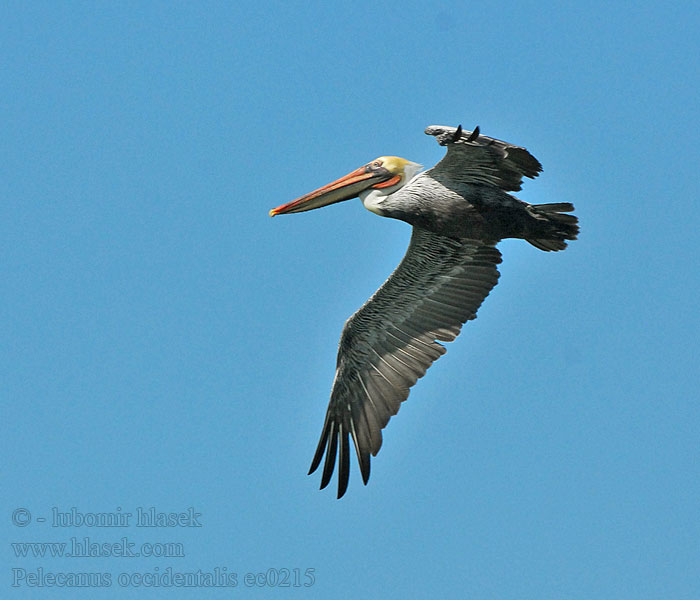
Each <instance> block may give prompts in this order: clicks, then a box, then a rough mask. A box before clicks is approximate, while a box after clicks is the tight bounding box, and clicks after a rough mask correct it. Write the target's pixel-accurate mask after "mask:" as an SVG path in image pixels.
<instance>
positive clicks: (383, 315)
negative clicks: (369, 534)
mask: <svg viewBox="0 0 700 600" xmlns="http://www.w3.org/2000/svg"><path fill="white" fill-rule="evenodd" d="M500 262H501V253H500V252H499V251H498V250H497V249H496V248H495V242H484V241H479V240H469V239H463V240H456V239H453V238H447V237H444V236H441V235H438V234H435V233H431V232H429V231H426V230H424V229H419V228H415V227H414V229H413V235H412V237H411V243H410V245H409V247H408V251H407V252H406V256H404V258H403V260H402V261H401V264H400V265H399V266H398V267H397V269H396V270H395V271H394V272H393V273H392V275H391V276H390V277H389V279H387V281H386V282H385V283H384V284H383V285H382V286H381V287H380V288H379V289H378V290H377V291H376V292H375V294H374V295H373V296H372V297H371V298H370V299H369V300H368V301H367V302H366V303H365V305H364V306H363V307H362V308H361V309H360V310H358V311H357V312H356V313H355V314H354V315H353V316H352V317H350V318H349V319H348V321H347V322H346V323H345V327H344V329H343V333H342V335H341V337H340V345H339V349H338V362H337V367H336V373H335V380H334V382H333V389H332V391H331V400H330V404H329V405H328V412H327V413H326V421H325V424H324V425H323V432H322V434H321V440H320V442H319V444H318V448H317V449H316V454H315V456H314V459H313V462H312V463H311V469H310V470H309V474H311V473H313V472H314V471H315V470H316V469H317V468H318V466H319V464H320V463H321V459H322V458H323V455H324V453H325V455H326V460H325V463H324V466H323V475H322V478H321V489H323V488H324V487H326V486H327V485H328V483H329V481H330V479H331V476H332V475H333V470H334V467H335V459H336V453H337V452H338V451H339V472H338V498H340V497H341V496H342V495H343V494H344V493H345V490H346V489H347V486H348V477H349V474H350V442H349V437H350V436H352V440H353V443H354V445H355V451H356V453H357V459H358V463H359V465H360V471H361V472H362V479H363V480H364V483H365V484H366V483H367V481H368V480H369V472H370V458H369V455H370V453H371V454H372V455H373V456H376V455H377V452H378V451H379V448H380V447H381V445H382V431H381V430H382V429H383V428H384V427H385V426H386V424H387V423H388V422H389V419H390V418H391V417H392V415H395V414H396V413H397V412H398V410H399V406H400V405H401V402H403V401H404V400H406V398H407V397H408V393H409V388H410V387H411V386H412V385H413V384H414V383H416V380H417V379H418V378H419V377H422V376H423V375H424V374H425V371H426V369H427V368H428V367H429V366H430V365H431V364H432V363H433V361H435V360H436V359H437V358H439V357H440V356H441V355H442V354H444V353H445V351H446V350H445V348H444V346H442V345H441V344H439V343H438V342H437V341H436V340H440V341H444V342H450V341H452V340H454V339H455V338H456V337H457V335H458V334H459V331H460V329H461V327H462V325H463V324H464V323H465V322H466V321H467V320H469V319H474V318H475V317H476V311H477V309H478V308H479V306H481V303H482V302H483V300H484V298H486V296H487V295H488V294H489V292H490V291H491V289H492V288H493V287H494V286H495V285H496V283H497V282H498V269H497V268H496V265H497V264H499V263H500Z"/></svg>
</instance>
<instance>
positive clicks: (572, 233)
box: [525, 202, 578, 252]
mask: <svg viewBox="0 0 700 600" xmlns="http://www.w3.org/2000/svg"><path fill="white" fill-rule="evenodd" d="M530 210H531V211H532V213H533V216H534V217H535V219H536V221H537V225H536V226H535V234H534V236H536V237H534V236H533V237H527V238H525V239H526V240H527V241H528V242H530V243H531V244H532V245H533V246H534V247H535V248H539V249H540V250H545V251H546V252H549V251H551V250H554V251H557V250H563V249H564V248H566V241H565V240H575V239H576V237H577V236H578V219H577V218H576V217H575V216H574V215H567V214H565V213H569V212H571V211H573V210H574V205H573V204H570V203H568V202H558V203H556V204H532V205H530Z"/></svg>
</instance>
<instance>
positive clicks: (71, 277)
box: [0, 2, 700, 600]
mask: <svg viewBox="0 0 700 600" xmlns="http://www.w3.org/2000/svg"><path fill="white" fill-rule="evenodd" d="M457 5H459V6H457ZM698 31H700V13H699V12H698V10H697V6H696V4H695V3H692V2H675V3H671V4H669V3H667V2H637V3H611V2H583V3H580V2H579V3H577V4H576V5H572V4H569V5H566V7H564V5H562V4H561V3H558V2H517V3H515V2H514V3H506V4H503V3H496V2H465V3H455V2H434V3H431V2H427V3H426V2H404V3H387V4H383V3H376V2H373V3H355V4H352V5H350V4H346V5H342V4H341V5H336V6H334V7H330V6H329V5H328V3H320V2H305V3H282V2H273V3H270V2H256V3H243V2H237V3H234V2H230V3H229V2H197V3H175V4H173V3H165V2H120V3H112V2H84V3H73V2H62V3H59V2H7V3H4V4H3V8H2V9H0V73H1V75H2V86H1V89H0V119H1V121H2V126H1V133H0V155H1V156H2V159H1V160H0V240H1V244H2V246H1V250H0V256H1V260H0V264H1V265H2V266H1V271H2V276H1V277H0V286H1V289H0V381H1V384H0V394H1V395H2V439H1V442H0V443H1V444H2V446H1V449H2V453H3V456H4V460H3V467H2V477H3V483H2V489H3V494H2V497H3V498H2V506H1V509H2V515H1V516H2V523H3V529H2V531H3V540H4V541H3V549H2V554H1V556H3V557H4V558H3V564H4V565H5V566H4V567H3V569H2V584H1V585H2V588H0V595H2V596H3V597H8V598H29V597H31V598H54V597H56V598H73V597H78V596H79V595H81V594H82V596H84V597H87V596H89V597H90V598H143V599H147V598H161V597H168V598H204V597H206V598H232V597H251V598H253V597H256V598H257V597H275V598H279V597H287V596H288V597H295V598H358V597H364V598H380V597H381V598H387V599H392V598H407V597H420V598H450V597H455V598H456V597H459V598H470V599H472V598H473V599H503V598H518V599H519V600H529V599H532V600H535V599H536V600H545V599H561V598H567V599H576V600H578V599H581V600H590V599H592V598H596V599H604V598H611V599H612V598H614V599H615V600H626V599H630V600H631V599H634V600H643V599H662V598H663V599H668V598H673V599H675V600H681V599H691V598H692V599H697V598H698V597H700V580H699V579H698V572H700V546H699V544H698V540H700V476H699V473H700V467H699V466H698V465H700V445H699V443H698V441H699V435H698V430H699V429H700V408H699V406H698V395H699V394H698V384H699V381H698V379H699V378H698V333H699V327H698V316H697V302H698V294H699V292H700V273H699V269H698V259H697V240H698V230H699V229H700V219H699V218H698V211H699V209H698V195H697V189H698V185H697V182H698V168H699V167H698V165H699V164H700V153H699V151H698V148H699V145H698V139H697V138H698V101H697V90H698V88H699V86H700V75H699V69H698V56H700V44H699V43H698ZM459 123H462V124H463V125H464V127H465V128H468V129H471V128H472V127H473V126H474V125H476V124H479V125H480V126H481V129H482V132H483V133H485V134H486V135H489V136H493V137H497V138H501V139H505V140H508V141H510V142H513V143H517V144H520V145H524V146H526V147H527V148H528V149H529V150H530V151H531V152H532V153H533V154H534V155H535V156H537V158H539V160H540V161H541V162H542V163H543V165H544V173H543V174H542V176H541V177H540V178H539V179H538V180H536V181H527V183H526V186H525V189H524V190H523V192H522V193H521V194H520V197H521V198H522V199H524V200H527V201H530V202H533V203H545V202H573V203H574V204H575V205H576V212H577V215H578V216H579V217H580V219H581V227H582V233H581V236H580V239H579V240H578V241H577V242H574V243H573V244H571V246H570V248H569V249H567V250H566V251H565V252H562V253H558V254H546V253H543V252H539V251H538V250H536V249H534V248H532V247H531V246H529V245H528V244H526V243H524V242H520V241H507V242H505V243H503V244H502V245H501V251H502V252H503V255H504V262H503V265H502V269H501V273H502V276H501V280H500V283H499V285H498V287H496V288H495V290H494V291H493V292H492V294H491V296H490V297H489V298H488V299H487V301H486V302H485V304H484V305H483V307H482V309H481V311H480V313H479V318H478V319H477V320H476V321H474V322H472V323H469V324H468V325H467V326H466V327H465V329H464V331H463V333H462V335H461V336H460V338H459V339H458V340H457V341H456V342H455V343H453V344H450V345H449V348H448V353H447V354H446V356H445V357H444V358H442V359H440V360H439V361H438V362H437V363H436V364H435V365H434V366H433V368H432V369H431V370H430V371H429V373H428V375H427V376H426V377H425V378H424V379H422V380H421V381H419V382H418V385H417V386H416V387H415V388H414V389H413V392H412V394H411V396H410V399H409V400H408V402H406V403H405V404H404V405H403V407H402V408H401V411H400V413H399V415H398V416H397V417H396V418H394V419H393V420H392V422H391V423H390V425H389V427H388V429H387V430H385V438H384V439H385V443H384V447H383V448H382V450H381V452H380V454H379V456H378V457H377V459H376V460H374V461H373V466H372V478H371V480H370V484H369V486H368V487H366V488H365V487H364V486H363V485H362V484H361V480H360V477H359V474H358V472H357V469H356V466H355V465H354V464H353V471H352V474H351V481H350V488H349V491H348V494H347V495H346V497H345V498H343V499H342V500H341V501H337V500H336V499H335V494H334V490H333V489H332V487H333V486H331V489H328V490H324V491H323V492H319V491H318V489H317V487H318V484H319V480H320V477H319V476H318V473H317V474H315V475H314V476H312V477H307V476H306V471H307V469H308V467H309V463H310V460H311V458H312V455H313V451H314V449H315V446H316V443H317V439H318V435H319V434H320V431H321V426H322V424H323V418H324V414H325V410H326V405H327V401H328V395H329V391H330V386H331V382H332V378H333V370H334V364H335V352H336V344H337V341H338V337H339V334H340V331H341V328H342V325H343V322H344V320H345V319H346V318H347V317H348V316H349V315H350V314H351V313H352V312H353V311H354V310H356V309H357V308H358V307H359V306H360V305H361V304H362V303H363V302H364V301H365V300H366V299H367V298H368V297H369V295H370V294H371V293H372V292H373V291H374V290H375V289H376V288H377V287H378V286H379V284H380V283H381V282H382V281H383V280H384V278H385V277H386V276H388V275H389V273H390V272H391V271H392V270H393V268H394V267H395V266H396V265H397V264H398V262H399V260H400V258H401V256H402V255H403V253H404V251H405V248H406V246H407V243H408V238H409V235H410V228H409V227H408V226H407V225H405V224H403V223H400V222H397V221H396V222H395V221H391V220H388V219H380V218H378V217H376V216H375V215H372V214H371V213H369V212H367V211H366V210H364V209H363V208H362V206H361V204H360V202H359V201H353V202H347V203H344V204H339V205H335V206H332V207H329V208H326V209H323V210H319V211H315V212H311V213H306V214H302V215H292V216H286V217H278V218H275V219H274V220H272V219H270V218H269V217H268V214H267V213H268V210H269V209H270V208H272V207H273V206H277V205H279V204H281V203H283V202H286V201H289V200H291V199H293V198H295V197H297V196H299V195H301V194H302V193H305V192H307V191H310V190H311V189H314V188H316V187H318V186H319V185H321V184H324V183H326V182H328V181H330V180H331V179H334V178H336V177H338V176H340V175H343V174H345V173H347V172H348V171H350V170H352V169H354V168H356V167H358V166H360V165H361V164H364V163H365V162H367V161H369V160H371V159H373V158H374V157H376V156H379V155H383V154H396V155H399V156H403V157H405V158H408V159H411V160H414V161H417V162H420V163H422V164H425V165H426V166H431V165H433V164H434V163H435V162H437V161H438V160H439V159H440V158H441V156H442V153H443V150H442V148H440V147H439V146H438V145H437V144H436V143H435V141H434V140H433V139H432V138H429V137H427V136H425V135H423V133H422V132H423V129H424V128H425V126H427V125H430V124H445V125H457V124H459ZM72 507H75V508H76V510H77V511H78V512H80V513H81V514H86V513H91V514H92V513H114V512H117V511H118V507H119V509H121V511H122V512H132V513H134V514H135V513H136V511H137V510H138V508H139V507H141V508H144V509H148V508H150V507H155V508H156V510H157V511H160V512H165V513H170V512H183V511H185V512H186V511H187V510H188V509H189V508H190V507H192V508H193V509H194V510H195V511H196V512H198V513H201V517H199V520H200V522H201V524H202V527H199V528H198V527H173V528H159V529H146V528H142V527H141V528H139V527H136V526H135V525H134V524H133V522H132V523H130V527H127V528H124V529H109V528H89V527H84V526H83V527H53V526H52V525H53V524H52V511H53V509H54V508H56V510H57V511H58V512H67V511H70V510H71V508H72ZM15 509H26V510H27V511H29V512H20V513H16V519H19V521H21V520H22V519H27V518H31V522H29V523H28V524H26V525H25V526H24V527H20V526H17V525H13V524H12V520H11V519H12V515H13V511H14V510H15ZM17 515H19V516H17ZM40 518H45V519H46V521H45V522H43V523H42V522H40V521H37V519H40ZM85 537H89V538H90V540H91V541H93V542H97V543H104V542H119V541H120V540H121V539H122V538H124V537H125V538H127V541H128V542H129V543H134V544H136V545H137V546H139V547H140V546H141V545H142V544H146V543H150V544H164V543H173V544H181V546H180V547H181V548H182V549H183V554H184V556H179V557H166V558H163V557H145V556H141V557H104V556H103V557H85V558H76V557H71V558H68V557H63V558H58V557H55V558H54V557H50V556H47V557H44V558H32V557H31V556H25V557H21V556H17V555H16V551H17V550H16V548H18V546H15V547H13V546H11V545H10V544H11V543H15V544H21V543H23V542H41V543H43V542H57V543H61V542H66V543H70V540H71V538H76V539H77V540H79V541H81V540H84V538H85ZM25 548H26V547H25ZM13 568H14V569H17V571H14V573H15V574H19V575H18V577H20V579H21V581H20V582H19V585H18V587H16V588H11V583H12V578H13V571H12V569H13ZM217 568H218V569H220V570H221V569H223V568H226V570H227V572H228V573H235V574H236V575H237V581H238V587H236V588H235V589H221V588H218V589H204V588H200V589H183V588H175V587H163V586H161V587H157V588H144V587H135V585H133V583H132V585H131V586H130V587H122V586H121V585H120V583H119V576H120V574H122V573H127V574H130V576H131V575H133V574H144V573H146V574H147V573H155V572H160V573H162V572H165V571H166V570H167V569H171V570H172V572H173V573H174V572H182V573H186V572H197V571H198V570H201V571H202V572H214V571H215V569H217ZM285 568H286V569H289V570H290V579H289V581H290V583H294V571H293V570H294V569H299V570H300V571H299V573H300V574H301V583H302V584H303V583H304V582H305V581H307V580H305V579H304V574H305V572H306V569H315V571H314V574H315V583H314V585H313V586H311V587H308V588H306V587H303V585H302V587H299V588H294V587H292V588H290V589H285V590H281V589H277V588H274V587H269V586H268V587H258V588H248V587H246V585H245V581H244V577H245V574H246V573H267V572H268V570H272V571H270V573H271V575H270V577H271V578H274V576H275V574H277V575H280V574H283V573H284V572H283V571H281V570H282V569H285ZM275 569H277V571H274V570H275ZM40 570H43V574H44V575H43V576H44V582H46V578H45V577H46V573H53V574H56V573H87V572H91V573H92V572H100V573H107V574H110V575H111V583H112V585H111V586H110V587H103V588H94V589H91V590H87V591H86V590H75V589H65V588H58V587H51V586H49V585H45V586H44V587H41V588H36V587H30V586H29V581H30V580H31V578H32V577H33V576H34V577H39V575H38V574H39V573H40ZM131 581H132V582H133V579H132V580H131ZM268 583H269V582H268ZM86 594H87V596H86ZM237 595H240V596H237Z"/></svg>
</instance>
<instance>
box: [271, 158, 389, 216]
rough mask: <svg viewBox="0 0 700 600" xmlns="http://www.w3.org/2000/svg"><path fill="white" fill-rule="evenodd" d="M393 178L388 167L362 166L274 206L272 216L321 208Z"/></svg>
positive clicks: (352, 196)
mask: <svg viewBox="0 0 700 600" xmlns="http://www.w3.org/2000/svg"><path fill="white" fill-rule="evenodd" d="M392 178H394V177H393V175H392V174H391V173H390V172H389V171H387V170H386V169H381V168H380V169H378V170H369V169H368V168H367V167H360V168H359V169H356V170H355V171H353V172H352V173H348V174H347V175H345V177H341V178H340V179H336V180H335V181H333V182H331V183H329V184H328V185H324V186H323V187H321V188H318V189H317V190H314V191H313V192H311V193H309V194H306V195H304V196H302V197H301V198H297V199H296V200H292V201H291V202H287V204H282V205H281V206H278V207H277V208H273V209H272V210H271V211H270V216H271V217H274V216H275V215H284V214H287V213H298V212H304V211H305V210H313V209H314V208H321V207H322V206H327V205H329V204H334V203H336V202H342V201H343V200H349V199H350V198H355V197H356V196H357V195H358V194H360V192H362V191H364V190H366V189H367V188H369V187H372V186H375V185H377V184H381V183H382V182H385V181H387V180H389V179H392Z"/></svg>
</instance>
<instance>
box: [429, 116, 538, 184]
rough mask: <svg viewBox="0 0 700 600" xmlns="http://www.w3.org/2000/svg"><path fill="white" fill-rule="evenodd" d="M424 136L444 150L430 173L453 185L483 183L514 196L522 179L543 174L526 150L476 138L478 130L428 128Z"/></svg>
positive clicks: (438, 126) (500, 142) (489, 139)
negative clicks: (444, 152)
mask: <svg viewBox="0 0 700 600" xmlns="http://www.w3.org/2000/svg"><path fill="white" fill-rule="evenodd" d="M425 133H427V134H428V135H432V136H435V138H436V139H437V141H438V143H439V144H440V145H441V146H447V154H446V155H445V157H444V158H443V159H442V160H441V161H440V162H439V163H438V164H437V165H435V166H434V167H433V168H432V169H431V175H432V176H433V177H435V178H436V179H438V178H439V176H440V174H443V175H444V176H445V177H448V178H450V179H452V180H454V181H462V182H465V183H486V184H490V185H495V186H498V187H499V188H501V189H502V190H505V191H506V192H517V191H518V190H519V189H520V188H521V184H522V181H523V176H525V177H530V178H533V179H534V178H535V177H537V175H538V174H539V173H540V172H541V171H542V165H541V164H540V162H539V161H538V160H537V159H536V158H535V157H534V156H532V154H530V153H529V152H528V151H527V150H525V148H521V147H520V146H514V145H513V144H509V143H508V142H503V141H501V140H496V139H494V138H490V137H487V136H485V135H479V128H478V127H477V128H476V129H475V130H474V131H463V130H462V126H461V125H460V126H459V127H445V126H443V125H431V126H430V127H428V128H427V129H426V130H425ZM436 175H437V177H436Z"/></svg>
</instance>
